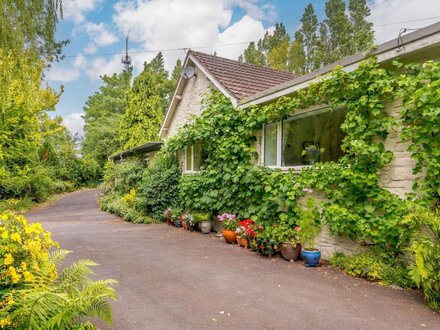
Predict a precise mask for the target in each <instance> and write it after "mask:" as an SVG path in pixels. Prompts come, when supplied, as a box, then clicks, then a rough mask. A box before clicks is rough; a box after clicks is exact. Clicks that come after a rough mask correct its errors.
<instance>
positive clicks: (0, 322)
mask: <svg viewBox="0 0 440 330" xmlns="http://www.w3.org/2000/svg"><path fill="white" fill-rule="evenodd" d="M10 324H11V318H10V317H9V315H8V316H6V318H4V319H1V320H0V327H2V328H4V327H6V326H7V325H10Z"/></svg>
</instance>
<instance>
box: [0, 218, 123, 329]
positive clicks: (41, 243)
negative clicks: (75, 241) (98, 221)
mask: <svg viewBox="0 0 440 330" xmlns="http://www.w3.org/2000/svg"><path fill="white" fill-rule="evenodd" d="M0 220H1V221H0V260H1V266H0V276H1V278H2V281H1V283H0V307H1V308H0V326H1V327H2V328H4V327H7V328H8V329H9V328H14V329H78V328H81V327H85V326H87V327H88V328H93V329H94V328H95V327H94V326H93V324H92V323H91V322H90V321H88V319H89V318H90V317H98V318H101V319H102V320H104V321H106V322H107V323H109V324H111V307H110V305H109V302H108V298H113V299H114V298H116V293H115V291H114V290H113V288H112V285H113V284H114V283H115V281H113V280H101V281H96V282H93V281H92V280H91V279H90V278H89V277H88V275H90V274H94V273H93V272H92V271H91V270H90V268H89V266H94V265H96V264H95V263H93V262H92V261H90V260H80V261H78V262H76V263H74V264H72V265H71V266H69V267H67V268H64V269H63V270H62V274H61V276H59V275H58V274H57V267H58V268H59V267H60V265H61V262H62V260H63V259H64V257H65V255H66V254H67V252H66V251H62V250H56V251H54V252H52V254H50V253H49V250H50V249H51V248H53V247H58V244H57V243H56V242H54V241H53V240H52V239H51V235H50V233H49V232H47V231H44V230H43V228H42V226H41V224H40V223H32V224H29V223H28V222H27V221H26V219H25V218H24V217H23V216H22V215H19V214H15V213H11V212H5V213H1V214H0Z"/></svg>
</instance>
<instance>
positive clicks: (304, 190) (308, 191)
mask: <svg viewBox="0 0 440 330" xmlns="http://www.w3.org/2000/svg"><path fill="white" fill-rule="evenodd" d="M303 192H307V193H312V192H313V190H312V189H310V188H304V189H303Z"/></svg>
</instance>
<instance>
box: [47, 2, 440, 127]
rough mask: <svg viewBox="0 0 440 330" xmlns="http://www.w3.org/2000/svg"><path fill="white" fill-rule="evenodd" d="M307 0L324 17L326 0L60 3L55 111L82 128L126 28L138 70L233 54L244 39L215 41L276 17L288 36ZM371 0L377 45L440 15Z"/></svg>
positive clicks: (431, 8)
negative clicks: (159, 60) (192, 55)
mask: <svg viewBox="0 0 440 330" xmlns="http://www.w3.org/2000/svg"><path fill="white" fill-rule="evenodd" d="M308 3H312V4H313V6H314V8H315V11H316V13H317V15H318V17H319V18H320V19H323V17H324V4H325V0H119V1H106V0H69V1H64V19H63V20H62V21H60V23H59V24H58V27H57V36H58V38H59V39H69V40H70V44H69V45H68V46H67V47H65V48H64V54H65V55H66V58H65V59H64V60H63V61H61V62H60V63H56V64H54V65H53V67H52V68H51V69H50V70H49V71H48V72H47V73H46V81H47V83H48V84H49V85H50V86H52V87H54V88H55V89H56V90H59V89H60V86H61V85H63V86H64V93H63V95H62V96H61V100H60V102H59V104H58V105H57V107H56V112H55V114H56V115H60V116H62V117H63V118H64V122H65V124H66V126H67V127H68V128H69V129H70V130H71V131H72V132H81V130H82V125H83V121H82V118H81V115H82V113H83V106H84V104H85V102H86V100H87V98H88V96H89V95H91V94H93V93H94V92H96V91H97V90H98V88H99V86H100V78H99V76H100V75H103V74H112V73H114V72H119V71H121V70H122V64H121V63H120V62H121V56H122V54H121V53H123V52H124V49H125V35H126V34H127V33H128V34H129V35H130V45H129V48H130V50H131V51H135V52H137V53H133V54H132V58H133V65H134V69H135V74H138V73H139V69H140V68H141V66H142V63H143V62H144V61H149V60H151V58H152V57H154V56H155V55H156V53H155V52H153V51H154V50H162V49H170V48H171V49H173V48H182V47H186V48H189V47H191V48H194V49H197V48H196V47H197V46H206V47H207V48H199V49H198V50H200V51H203V52H207V53H212V52H213V51H216V52H217V54H218V55H219V56H224V57H228V58H232V59H236V58H237V57H238V55H239V54H241V53H242V52H243V49H244V48H245V47H246V45H245V44H242V45H235V46H218V45H224V44H230V43H240V42H244V41H251V40H258V39H259V38H260V37H262V36H263V35H264V33H265V31H266V30H269V31H270V30H271V29H272V28H273V26H274V24H275V23H276V22H282V23H283V24H284V25H285V26H286V28H287V30H288V32H289V33H290V34H291V35H293V33H294V32H295V31H296V30H297V29H298V27H299V24H300V23H299V20H300V18H301V16H302V14H303V12H304V8H305V7H306V6H307V4H308ZM369 5H370V8H371V11H372V15H371V17H370V20H371V21H372V22H373V23H374V25H375V32H376V41H377V42H378V43H381V42H384V41H386V40H390V39H393V38H395V37H397V34H398V31H399V29H400V28H402V27H421V26H426V25H428V24H432V23H434V22H435V21H438V20H440V18H437V19H431V20H423V21H418V22H410V23H399V22H402V21H408V20H416V19H424V18H429V17H433V16H436V15H435V13H440V1H439V0H370V1H369ZM439 15H440V14H439ZM437 16H438V15H437ZM216 45H217V46H216ZM210 46H212V47H210ZM109 54H110V55H109ZM111 54H114V55H111ZM184 56H185V53H184V51H182V50H177V51H165V52H164V58H165V64H166V67H167V68H168V69H172V67H173V65H174V63H175V61H176V60H177V58H182V59H183V58H184Z"/></svg>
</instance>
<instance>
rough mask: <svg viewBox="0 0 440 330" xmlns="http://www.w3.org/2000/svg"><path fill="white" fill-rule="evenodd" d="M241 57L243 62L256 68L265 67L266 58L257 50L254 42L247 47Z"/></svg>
mask: <svg viewBox="0 0 440 330" xmlns="http://www.w3.org/2000/svg"><path fill="white" fill-rule="evenodd" d="M243 57H244V62H246V63H249V64H254V65H258V66H265V65H266V56H265V55H264V54H263V52H262V51H261V50H259V49H257V47H256V45H255V42H251V43H250V44H249V46H248V47H247V48H246V49H245V50H244V54H243ZM242 59H243V58H242Z"/></svg>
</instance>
